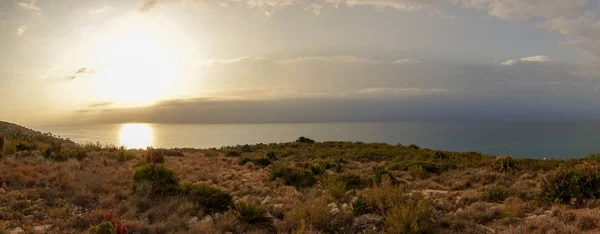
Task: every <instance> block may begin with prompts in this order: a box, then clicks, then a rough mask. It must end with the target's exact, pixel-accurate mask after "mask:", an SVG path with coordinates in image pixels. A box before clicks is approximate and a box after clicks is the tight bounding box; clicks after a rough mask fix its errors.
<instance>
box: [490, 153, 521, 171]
mask: <svg viewBox="0 0 600 234" xmlns="http://www.w3.org/2000/svg"><path fill="white" fill-rule="evenodd" d="M516 165H517V163H516V161H515V159H514V158H513V157H511V156H505V157H498V158H496V161H494V164H493V165H492V168H493V169H494V170H496V171H499V172H509V171H512V170H515V168H516Z"/></svg>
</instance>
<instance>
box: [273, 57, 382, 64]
mask: <svg viewBox="0 0 600 234" xmlns="http://www.w3.org/2000/svg"><path fill="white" fill-rule="evenodd" d="M274 61H275V62H276V63H280V64H293V63H307V62H321V63H350V64H351V63H365V64H379V63H381V61H378V60H373V59H368V58H361V57H356V56H349V55H338V56H307V57H296V58H290V59H277V60H274Z"/></svg>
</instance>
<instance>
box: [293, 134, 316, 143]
mask: <svg viewBox="0 0 600 234" xmlns="http://www.w3.org/2000/svg"><path fill="white" fill-rule="evenodd" d="M296 142H297V143H307V144H312V143H315V140H313V139H310V138H308V137H303V136H301V137H299V138H298V139H297V140H296Z"/></svg>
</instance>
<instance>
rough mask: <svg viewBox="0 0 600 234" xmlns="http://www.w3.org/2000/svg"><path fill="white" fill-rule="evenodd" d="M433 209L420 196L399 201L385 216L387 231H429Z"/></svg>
mask: <svg viewBox="0 0 600 234" xmlns="http://www.w3.org/2000/svg"><path fill="white" fill-rule="evenodd" d="M432 216H433V211H432V209H431V206H430V205H429V203H428V202H427V200H425V199H423V198H422V197H418V196H411V197H410V198H408V199H406V200H404V201H400V202H398V203H397V204H396V205H394V206H393V207H392V208H391V209H390V210H389V211H388V212H387V213H386V216H385V220H384V223H385V229H384V230H385V232H386V233H428V231H429V230H430V229H431V221H430V218H431V217H432Z"/></svg>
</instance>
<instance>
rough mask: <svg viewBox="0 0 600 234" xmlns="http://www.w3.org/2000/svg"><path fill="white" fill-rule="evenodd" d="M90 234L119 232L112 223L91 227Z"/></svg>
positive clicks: (114, 233) (113, 233)
mask: <svg viewBox="0 0 600 234" xmlns="http://www.w3.org/2000/svg"><path fill="white" fill-rule="evenodd" d="M88 232H89V233H90V234H116V233H117V231H116V230H115V227H114V226H113V225H112V223H111V222H108V221H107V222H102V223H100V224H98V225H95V226H91V227H90V229H89V230H88Z"/></svg>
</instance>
